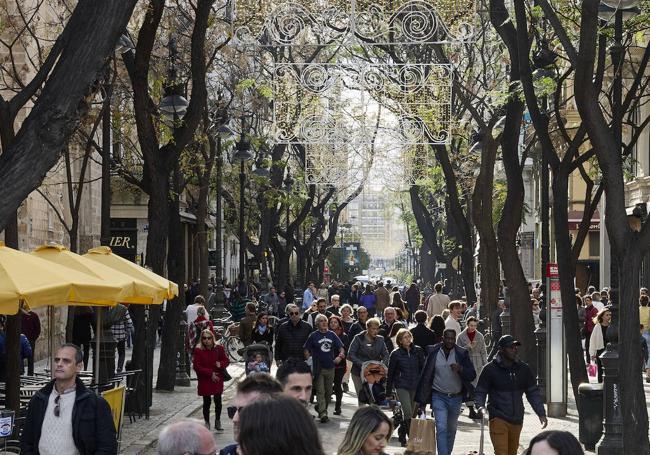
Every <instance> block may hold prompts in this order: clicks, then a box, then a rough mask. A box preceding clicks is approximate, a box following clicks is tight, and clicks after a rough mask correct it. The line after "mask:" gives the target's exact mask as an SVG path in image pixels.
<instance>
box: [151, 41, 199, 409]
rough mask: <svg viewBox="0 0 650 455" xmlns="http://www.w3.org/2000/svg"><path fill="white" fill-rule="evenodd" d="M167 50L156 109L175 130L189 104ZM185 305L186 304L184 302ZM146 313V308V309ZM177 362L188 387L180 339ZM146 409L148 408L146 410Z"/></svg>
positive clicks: (172, 48)
mask: <svg viewBox="0 0 650 455" xmlns="http://www.w3.org/2000/svg"><path fill="white" fill-rule="evenodd" d="M167 46H168V48H169V68H168V70H167V84H166V85H165V88H164V95H163V98H162V100H160V104H159V106H158V109H160V113H161V114H162V115H163V117H164V118H165V119H167V120H168V121H171V126H172V129H175V128H176V127H177V126H178V123H179V122H180V121H181V120H182V119H183V117H184V116H185V113H186V112H187V107H188V106H189V104H190V103H189V102H188V101H187V99H185V97H184V96H183V85H182V84H181V83H179V81H178V76H177V73H176V59H177V57H178V50H177V49H176V40H175V39H174V38H173V37H172V38H170V39H169V43H168V44H167ZM186 303H187V302H186ZM176 304H177V305H180V302H179V300H178V299H176ZM146 311H147V312H148V307H147V309H146ZM148 340H149V337H148V336H147V337H146V338H145V357H148V356H149V343H148ZM176 352H177V356H178V359H179V362H177V365H176V379H175V382H174V383H175V384H176V385H179V386H185V385H189V383H190V377H189V374H188V371H187V368H186V365H187V359H186V355H187V354H186V352H185V347H184V342H183V341H182V340H181V339H180V334H179V342H178V346H177V349H176ZM144 368H145V371H144V373H145V377H149V373H148V369H149V361H148V359H145V363H144ZM145 384H147V385H148V384H149V381H145ZM146 396H147V397H148V396H149V391H147V392H146ZM147 409H148V408H147ZM147 412H148V411H147Z"/></svg>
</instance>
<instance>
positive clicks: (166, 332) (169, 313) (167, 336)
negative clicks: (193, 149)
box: [156, 178, 186, 391]
mask: <svg viewBox="0 0 650 455" xmlns="http://www.w3.org/2000/svg"><path fill="white" fill-rule="evenodd" d="M174 187H175V188H174V191H173V192H172V193H170V194H172V196H171V197H170V200H169V254H168V255H167V269H168V271H169V279H170V280H171V281H173V282H174V283H177V284H178V285H179V287H181V286H182V283H183V282H184V281H185V260H184V258H185V244H184V242H183V226H182V225H181V217H180V203H179V198H178V195H179V194H180V188H179V185H178V179H177V178H175V179H174ZM185 307H186V302H185V293H184V292H182V290H181V292H179V293H178V297H176V298H175V299H173V300H172V301H168V302H167V310H166V311H165V319H164V325H163V330H162V339H161V345H160V364H159V365H158V380H157V381H156V389H157V390H166V391H173V390H174V385H175V381H176V360H177V353H178V348H179V346H178V340H179V335H178V327H179V323H180V320H181V314H182V312H183V310H184V309H185Z"/></svg>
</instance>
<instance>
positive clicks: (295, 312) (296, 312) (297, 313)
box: [289, 311, 300, 316]
mask: <svg viewBox="0 0 650 455" xmlns="http://www.w3.org/2000/svg"><path fill="white" fill-rule="evenodd" d="M289 314H290V315H291V316H298V315H299V314H300V313H299V312H298V311H291V312H290V313H289Z"/></svg>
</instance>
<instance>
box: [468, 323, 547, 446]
mask: <svg viewBox="0 0 650 455" xmlns="http://www.w3.org/2000/svg"><path fill="white" fill-rule="evenodd" d="M520 345H521V343H520V342H519V341H517V340H515V339H514V337H513V336H512V335H504V336H502V337H501V338H500V339H499V342H498V347H499V353H498V354H497V355H496V357H495V358H494V360H492V361H491V362H489V363H488V364H487V365H485V367H483V371H482V372H481V376H480V377H479V379H478V384H477V385H476V393H475V398H474V401H475V403H476V406H477V407H478V408H479V410H481V411H482V408H483V407H484V406H485V399H486V397H487V395H489V396H490V401H489V403H488V406H487V408H488V412H489V413H490V439H491V440H492V445H493V446H494V451H495V453H497V454H498V455H516V454H517V449H518V448H519V434H520V433H521V428H522V424H523V423H524V401H523V399H522V396H523V394H524V393H525V394H526V398H527V399H528V402H529V403H530V405H531V406H532V407H533V410H534V411H535V413H536V414H537V415H538V416H539V421H540V422H541V423H542V428H545V427H546V425H547V423H548V422H547V420H546V412H545V411H544V403H543V401H542V396H541V394H540V392H539V388H538V387H537V383H536V382H535V376H533V372H532V370H531V369H530V367H529V366H528V364H526V363H524V362H522V361H520V360H518V359H517V346H520Z"/></svg>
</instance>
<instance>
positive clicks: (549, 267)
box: [546, 262, 560, 278]
mask: <svg viewBox="0 0 650 455" xmlns="http://www.w3.org/2000/svg"><path fill="white" fill-rule="evenodd" d="M546 276H547V277H549V278H559V277H560V272H559V270H558V267H557V264H555V263H553V262H549V263H548V264H546Z"/></svg>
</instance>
